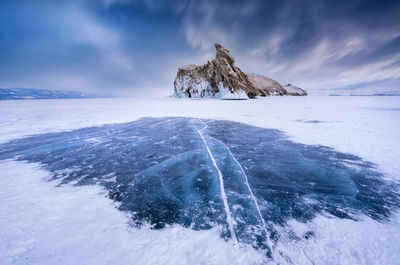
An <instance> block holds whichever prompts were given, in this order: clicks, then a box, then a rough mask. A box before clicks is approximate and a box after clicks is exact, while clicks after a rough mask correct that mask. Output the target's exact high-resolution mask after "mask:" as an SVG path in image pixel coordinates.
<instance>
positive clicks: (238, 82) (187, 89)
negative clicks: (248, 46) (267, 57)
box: [174, 43, 258, 99]
mask: <svg viewBox="0 0 400 265" xmlns="http://www.w3.org/2000/svg"><path fill="white" fill-rule="evenodd" d="M215 48H216V50H217V53H216V56H215V59H214V60H212V61H209V62H207V64H205V65H203V66H197V65H193V64H190V65H187V66H184V67H180V68H179V69H178V73H177V75H176V78H175V82H174V88H175V90H174V95H175V96H176V97H189V98H203V97H211V98H222V99H224V98H226V99H230V98H232V99H241V98H245V99H246V98H248V97H249V98H253V97H255V96H256V95H257V94H258V93H257V89H256V88H255V87H254V86H253V84H252V83H251V82H250V81H249V79H248V78H247V75H246V74H245V73H243V72H242V71H241V70H240V68H239V67H237V66H236V65H235V59H233V57H232V56H231V55H230V54H229V50H228V49H226V48H224V47H222V46H221V45H220V44H218V43H216V44H215Z"/></svg>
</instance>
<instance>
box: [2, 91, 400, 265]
mask: <svg viewBox="0 0 400 265" xmlns="http://www.w3.org/2000/svg"><path fill="white" fill-rule="evenodd" d="M353 98H354V97H353ZM278 99H280V100H282V101H280V102H278ZM337 100H338V99H337V98H336V97H335V98H320V99H316V98H315V99H314V98H310V99H300V98H299V99H298V100H295V99H293V98H274V99H271V100H269V99H268V100H255V101H247V102H221V101H216V100H209V101H187V100H174V99H165V100H148V99H147V100H144V101H145V103H150V102H152V103H153V104H154V106H156V107H148V108H147V107H145V106H144V105H143V104H144V103H143V102H140V101H138V100H133V101H132V102H131V103H132V104H131V105H130V104H127V103H128V102H130V101H127V100H126V99H121V100H120V101H118V100H116V99H112V100H98V99H96V100H85V101H79V100H72V101H68V100H66V101H42V103H41V104H42V106H41V107H40V105H38V102H39V101H36V102H33V101H27V102H18V103H13V102H4V103H2V104H3V107H5V106H7V105H13V109H12V110H10V109H9V108H4V110H5V112H4V115H3V117H1V119H0V123H2V124H8V127H7V128H6V127H3V128H5V129H4V130H2V131H1V132H0V136H1V138H2V139H3V141H2V143H1V144H0V169H2V171H3V173H2V175H3V178H2V185H3V187H4V189H3V191H2V193H0V196H2V197H1V198H2V199H3V201H9V203H8V204H4V205H3V206H2V207H3V208H2V211H3V212H7V213H8V214H7V215H4V216H3V218H2V219H3V220H2V221H0V225H1V226H0V227H2V228H5V227H8V228H7V230H4V231H0V232H2V234H3V235H4V238H7V241H5V240H3V242H2V243H7V244H6V245H4V246H5V247H3V248H0V250H2V252H3V253H5V257H8V259H5V261H7V262H5V263H6V264H8V263H10V264H15V263H17V264H22V261H23V259H26V258H32V257H33V256H32V255H33V254H34V255H36V256H35V257H36V258H37V260H38V261H40V253H39V252H38V250H36V251H35V249H37V248H38V244H39V243H40V242H41V241H43V240H45V239H44V237H43V236H42V233H39V234H37V232H36V231H37V229H36V228H35V229H32V231H30V230H29V229H28V230H26V229H27V228H26V227H32V228H34V227H36V226H37V223H36V222H34V220H35V219H33V218H30V217H29V218H27V217H28V216H38V218H40V220H42V221H40V222H44V223H46V226H48V227H53V226H56V227H59V222H61V223H62V224H64V225H65V227H66V228H65V229H64V230H63V229H62V227H63V226H61V227H60V228H59V229H61V230H60V231H58V230H56V231H57V233H56V234H55V235H54V237H56V238H57V240H60V238H65V236H63V237H60V235H59V234H63V233H67V234H68V233H70V232H68V231H71V229H77V231H80V230H81V229H83V231H81V232H79V233H80V235H81V236H80V237H79V241H78V242H81V243H82V244H87V243H88V242H92V240H90V235H91V234H93V231H91V232H88V231H87V230H86V229H87V228H85V227H84V226H82V227H79V226H80V225H79V224H80V222H82V225H83V224H84V223H85V221H83V220H84V219H86V218H93V220H92V221H91V222H92V223H93V224H96V226H95V227H94V228H93V229H96V227H108V228H112V229H114V228H113V227H114V226H115V225H114V224H113V223H115V222H117V223H120V222H121V221H120V220H122V219H121V217H118V216H119V214H118V213H116V212H115V213H114V210H113V209H109V207H110V206H104V205H102V206H101V207H100V206H98V207H100V208H98V211H96V212H94V213H92V214H89V216H86V215H87V213H86V212H80V208H81V207H83V206H84V205H85V206H84V207H91V205H92V206H93V203H94V201H93V200H95V201H96V200H98V201H99V202H101V201H102V200H103V198H98V199H96V198H95V197H96V196H94V198H90V199H88V198H86V197H85V196H86V195H84V193H82V192H78V193H73V194H75V195H73V194H71V198H69V197H68V196H69V195H68V194H69V191H68V190H66V187H75V188H76V189H77V190H79V191H84V192H86V193H88V190H87V189H88V188H89V189H91V188H94V187H99V186H100V187H103V189H104V192H105V195H106V197H107V198H109V199H111V200H112V201H114V203H115V206H113V207H116V209H118V210H117V211H118V212H120V213H124V214H126V216H129V218H128V219H127V221H126V222H127V223H126V229H128V230H130V229H134V231H136V232H134V233H144V235H146V236H143V235H141V234H133V236H132V238H131V232H128V231H127V232H126V233H128V234H127V237H128V238H129V239H126V238H125V236H123V238H124V239H123V240H118V238H116V239H112V242H108V241H109V240H110V239H109V238H110V235H108V234H107V233H105V232H104V231H103V232H102V231H100V230H99V231H97V232H95V233H96V234H98V235H97V236H102V235H103V236H104V238H102V240H98V241H103V244H111V245H112V246H114V245H115V247H116V249H120V248H121V249H124V250H125V249H126V250H127V251H128V252H130V251H129V249H131V250H132V253H131V254H129V255H127V256H126V257H127V259H129V258H132V260H137V259H139V257H140V258H141V259H139V260H140V261H141V262H140V263H141V264H142V263H151V262H150V260H152V259H153V262H159V261H160V260H163V261H164V263H170V264H176V263H177V262H178V263H179V262H181V261H182V260H185V261H186V262H189V263H218V264H219V263H231V264H232V263H233V264H235V263H238V264H240V263H242V264H243V263H251V264H253V263H264V262H271V259H270V258H272V261H275V262H281V263H289V264H290V263H292V262H295V263H312V262H316V263H318V262H324V263H326V261H327V258H329V259H330V260H333V262H332V263H333V264H336V263H338V261H339V260H340V261H341V262H340V263H345V264H351V263H354V262H356V263H369V264H371V263H372V264H374V263H377V262H378V260H379V259H378V257H380V258H381V259H383V260H385V261H387V262H389V263H390V262H391V261H393V260H396V259H397V258H398V254H394V253H398V251H397V247H396V244H394V243H393V242H396V240H397V238H399V237H400V235H399V233H398V228H399V227H400V226H399V223H398V220H399V218H398V213H397V211H398V207H399V184H398V177H397V175H393V174H390V173H391V172H395V169H396V167H397V165H396V164H395V163H394V161H393V159H392V157H394V156H395V155H396V154H397V153H396V152H398V151H397V148H394V146H393V145H396V144H398V142H396V140H395V139H396V137H395V135H396V132H397V131H398V128H397V127H396V126H395V125H394V124H395V123H394V122H395V121H396V120H398V119H399V118H398V115H399V114H398V113H399V112H398V111H397V109H398V105H399V104H398V103H396V101H395V100H393V99H390V98H389V99H382V100H381V99H378V100H377V102H375V104H374V105H373V106H370V107H366V106H367V105H369V103H371V102H372V101H371V100H370V99H365V98H362V99H358V98H355V100H353V105H350V104H349V102H350V101H348V102H344V103H343V102H342V101H337ZM340 100H344V101H347V100H349V99H348V98H343V99H340ZM357 100H359V101H357ZM320 101H322V102H323V103H324V104H320V103H319V102H320ZM60 102H63V104H62V105H60ZM80 102H86V103H90V104H88V105H86V106H85V104H80ZM107 102H108V103H110V102H111V103H113V104H111V105H110V104H109V105H107V104H104V103H107ZM118 102H119V103H121V104H117V105H116V104H115V103H118ZM282 102H285V103H287V104H289V103H290V104H293V105H292V106H291V107H290V106H281V104H282ZM0 103H1V102H0ZM158 103H162V104H158ZM101 104H104V106H105V107H104V108H98V109H96V107H100V105H101ZM157 104H158V105H157ZM219 104H220V105H219ZM329 104H331V105H335V104H336V105H338V104H339V105H340V104H341V105H342V106H343V108H341V109H340V110H339V109H338V111H337V112H336V113H329V114H328V112H327V108H329V107H332V106H330V105H329ZM232 105H235V106H236V107H235V108H234V107H232ZM89 106H91V108H92V109H94V110H95V111H93V112H92V113H89V112H88V113H87V112H85V111H83V108H88V107H89ZM189 106H193V108H188V107H189ZM216 106H218V108H217V107H216ZM71 107H72V108H71ZM183 110H185V111H183ZM211 110H213V111H214V112H213V113H214V114H211V112H210V111H211ZM228 110H232V111H231V112H232V113H229V112H228ZM261 110H263V111H261ZM350 110H352V111H350ZM182 112H186V116H188V117H180V116H181V115H179V114H182ZM127 113H130V114H131V118H129V117H128V116H129V115H127ZM161 113H164V114H165V115H168V114H173V115H172V116H170V115H169V116H165V115H161ZM146 114H149V115H147V116H156V117H145V116H146ZM112 116H117V117H118V118H115V119H113V118H112ZM163 116H164V117H163ZM207 116H208V117H209V118H205V117H207ZM217 116H219V117H217ZM113 120H115V121H118V122H119V123H112V124H110V122H111V121H113ZM129 120H131V121H129ZM232 120H233V121H232ZM235 120H236V121H235ZM246 120H247V121H249V122H248V123H250V124H253V125H249V124H246V123H245V121H246ZM102 124H103V125H102ZM254 125H257V126H254ZM378 125H380V126H378ZM350 128H357V130H352V131H349V129H350ZM288 132H289V134H288ZM310 133H311V134H310ZM29 134H34V135H32V136H28V135H29ZM326 135H329V136H330V137H329V138H326ZM377 136H380V137H377ZM296 137H297V138H296ZM365 137H367V138H365ZM364 139H368V140H370V141H372V142H367V141H364ZM296 140H300V141H296ZM378 142H379V143H381V144H380V145H377V143H378ZM330 143H333V144H330ZM343 144H346V146H344V145H343ZM346 148H349V149H351V151H350V152H347V151H348V150H347V149H346ZM371 148H372V149H371ZM368 150H373V151H374V153H372V152H371V154H367V153H368ZM364 154H366V155H364ZM383 154H386V155H384V157H379V158H377V159H375V158H376V157H377V156H378V155H381V156H382V155H383ZM15 160H16V161H19V162H13V161H15ZM20 163H23V164H20ZM26 163H28V164H30V165H38V166H39V167H40V168H41V169H43V170H45V171H44V172H47V173H46V174H48V176H47V177H46V178H45V179H46V180H47V181H50V182H47V183H49V185H50V186H49V188H48V191H46V192H42V191H41V192H39V190H38V192H37V193H35V189H36V187H38V188H39V187H40V189H42V188H43V187H45V186H44V185H47V184H45V182H43V181H40V182H39V181H38V182H35V183H34V184H32V183H31V181H34V179H35V178H34V176H35V175H41V174H42V173H40V174H39V173H35V172H36V171H35V170H36V169H35V170H33V171H32V169H30V168H26V170H25V171H18V167H21V168H25V167H26V165H25V164H26ZM387 165H388V166H387ZM13 172H14V173H13ZM38 172H39V171H38ZM40 172H41V171H40ZM388 172H389V174H388ZM17 182H18V190H20V191H19V192H17V193H15V192H13V188H12V187H15V185H17V184H16V183H17ZM24 183H26V185H25V184H24ZM28 183H30V184H29V185H28ZM51 186H53V187H51ZM54 186H57V187H54ZM14 189H15V188H14ZM53 189H54V192H55V193H53V192H52V190H53ZM57 190H58V191H57ZM31 192H32V194H37V196H38V197H37V198H36V197H32V196H33V195H32V196H30V195H29V194H30V193H31ZM58 193H59V194H60V196H61V195H62V196H63V197H62V198H63V199H57V198H58V196H59V195H58ZM25 194H26V195H25ZM88 194H92V193H90V192H89V193H88ZM65 196H67V197H65ZM90 196H92V195H90ZM100 197H101V196H100ZM53 198H54V204H52V206H51V207H50V206H49V208H48V209H47V208H46V209H47V210H46V211H44V210H43V207H44V206H43V202H44V201H49V200H50V201H52V200H53ZM66 198H67V199H66ZM72 198H74V199H72ZM75 198H76V201H77V202H75ZM79 198H81V199H79ZM41 201H42V202H41ZM56 202H58V203H56ZM94 205H96V203H95V204H94ZM12 207H14V208H15V209H20V210H19V211H17V210H15V211H13V208H12ZM52 207H55V208H52ZM36 208H37V210H38V211H39V210H40V211H41V213H40V214H37V213H36V212H35V211H36V210H35V209H36ZM111 208H112V207H111ZM64 209H69V210H68V211H66V210H64ZM71 209H73V210H72V211H71ZM116 209H115V210H116ZM103 211H105V212H109V213H112V214H110V216H113V217H114V216H115V218H116V219H113V220H108V219H107V218H105V216H104V215H103V214H102V212H103ZM24 213H25V214H24ZM71 214H72V216H71ZM55 216H57V220H58V221H57V222H56V223H54V222H55V221H54V220H55ZM80 216H85V217H84V218H83V217H80ZM79 218H82V221H79ZM11 220H14V221H11ZM15 220H19V221H18V222H15ZM21 220H23V221H21ZM71 220H72V221H73V223H71V224H70V226H68V222H72V221H71ZM30 222H31V223H30ZM149 225H150V226H151V228H149ZM10 226H15V228H17V227H19V226H21V227H24V228H23V230H24V231H26V232H25V233H23V235H21V234H20V233H17V232H12V231H14V229H10ZM67 227H68V228H67ZM178 227H179V229H181V228H182V229H184V230H178V232H177V231H176V230H174V229H177V228H178ZM19 229H22V228H19ZM99 229H100V228H99ZM103 229H104V228H103ZM115 229H116V227H115ZM9 231H11V232H9ZM15 231H22V230H18V229H17V230H15ZM139 231H141V232H139ZM150 231H152V232H150ZM189 231H194V233H195V234H192V232H189ZM396 231H397V232H396ZM48 232H49V231H47V232H46V233H48ZM30 233H32V234H30ZM121 233H122V234H124V232H123V231H122V232H121ZM153 233H156V234H153ZM171 233H172V234H171ZM43 235H44V234H43ZM107 235H108V236H107ZM150 235H154V237H155V238H157V237H160V238H161V239H162V240H161V241H160V243H158V242H156V241H157V240H155V239H151V238H152V236H150ZM177 235H180V236H179V237H178V238H176V236H177ZM183 235H190V236H188V237H186V236H183ZM24 237H27V239H22V238H24ZM202 237H204V238H203V239H200V238H202ZM347 237H349V238H347ZM67 238H68V236H67ZM144 238H146V239H144ZM173 238H174V239H173ZM218 238H219V239H221V240H222V241H221V242H220V241H218ZM344 238H347V239H346V243H345V244H344V243H343V241H342V240H343V239H344ZM63 240H64V239H61V242H63ZM215 240H217V241H215ZM172 241H173V242H174V244H172V245H171V243H172ZM10 242H11V243H10ZM13 242H14V243H13ZM21 242H31V243H29V244H28V245H31V246H32V248H27V249H28V250H27V252H26V253H25V252H24V253H25V254H15V253H19V252H16V251H17V249H20V247H13V246H14V245H15V246H19V245H20V244H21ZM35 242H39V243H35ZM75 242H77V241H76V240H75V241H71V244H72V245H71V246H69V247H68V248H67V249H69V250H70V251H71V249H74V246H75V245H76V244H75ZM96 242H97V241H96ZM104 242H105V243H104ZM107 242H108V243H107ZM132 242H137V243H136V245H135V244H133V243H132ZM189 242H190V243H189ZM192 242H197V243H192ZM206 242H209V243H206ZM149 244H150V245H152V244H154V246H151V247H150V245H149ZM190 244H196V245H190ZM207 244H210V247H211V248H213V250H214V249H215V250H216V252H215V253H214V252H213V250H211V249H209V248H207V246H206V245H207ZM223 244H226V245H227V246H229V245H231V244H233V246H234V245H239V246H241V247H240V248H239V249H235V248H233V249H223V247H222V246H223ZM47 245H48V244H47ZM41 246H42V248H44V250H43V251H44V252H43V253H46V252H51V253H53V254H52V255H54V258H57V257H62V256H63V254H62V252H68V251H65V247H62V248H61V249H64V251H61V249H60V248H58V249H57V251H56V252H55V253H54V252H52V250H49V249H47V248H46V247H45V246H46V244H44V243H41ZM212 246H214V247H212ZM0 247H1V246H0ZM248 247H250V248H248ZM155 248H157V250H155ZM172 248H174V251H178V252H177V253H175V254H174V257H175V256H176V260H175V262H174V261H173V260H174V259H173V257H172V256H171V255H168V254H166V253H169V252H171V251H172V250H171V249H172ZM185 248H192V249H190V250H187V249H186V250H184V249H185ZM31 249H32V250H31ZM96 249H98V247H95V245H94V246H93V247H91V248H90V249H88V255H98V250H96ZM179 249H181V251H179ZM194 249H196V250H194ZM196 251H200V252H199V253H202V255H204V256H202V258H200V256H196V255H195V254H191V255H189V253H195V252H196ZM254 251H256V252H254ZM327 251H331V252H330V253H331V255H330V256H329V257H327V256H326V255H325V254H323V253H326V252H327ZM335 251H338V252H339V253H338V252H335ZM142 252H144V253H147V252H148V253H149V255H147V256H146V255H145V254H139V253H142ZM115 253H117V252H115ZM152 253H153V254H152ZM156 253H157V254H156ZM185 253H186V254H185ZM255 253H256V254H255ZM354 253H357V254H354ZM365 253H369V254H368V255H367V254H365ZM382 253H386V254H384V255H383V256H382ZM80 255H82V256H84V255H85V254H80ZM141 255H142V256H141ZM157 255H159V259H157V258H156V257H157ZM371 255H372V256H371ZM227 256H229V257H231V259H229V258H227ZM179 257H180V258H179ZM193 257H196V259H195V260H194V259H191V258H193ZM250 257H251V258H250ZM266 257H269V258H266ZM253 258H256V259H255V260H254V259H253ZM265 258H266V259H265ZM77 259H78V261H79V260H80V259H79V258H77ZM335 259H336V260H335ZM12 260H14V261H15V262H12ZM100 260H101V259H100ZM168 260H169V262H167V261H168ZM210 261H214V262H210ZM343 261H344V262H343ZM51 262H54V260H52V259H49V264H51ZM74 262H76V260H75V261H74ZM114 262H116V263H120V262H121V260H119V261H118V259H117V260H114ZM71 263H73V262H71ZM100 263H101V262H100ZM122 263H124V262H122Z"/></svg>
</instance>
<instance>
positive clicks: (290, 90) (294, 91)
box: [283, 84, 307, 96]
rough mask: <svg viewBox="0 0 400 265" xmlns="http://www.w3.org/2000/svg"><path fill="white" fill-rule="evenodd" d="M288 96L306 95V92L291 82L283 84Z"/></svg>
mask: <svg viewBox="0 0 400 265" xmlns="http://www.w3.org/2000/svg"><path fill="white" fill-rule="evenodd" d="M283 87H284V88H285V90H286V92H287V94H288V95H290V96H307V92H306V91H305V90H304V89H301V88H300V87H297V86H294V85H292V84H287V85H284V86H283Z"/></svg>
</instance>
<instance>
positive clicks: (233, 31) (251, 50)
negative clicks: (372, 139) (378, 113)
mask: <svg viewBox="0 0 400 265" xmlns="http://www.w3.org/2000/svg"><path fill="white" fill-rule="evenodd" d="M0 14H1V16H0V20H1V21H0V22H1V25H2V26H1V28H0V46H1V50H0V60H1V62H0V79H1V83H0V86H2V87H15V86H25V87H42V88H53V89H56V88H60V89H61V88H62V89H75V90H77V89H78V90H89V91H100V92H103V93H104V92H106V93H111V94H116V95H118V94H132V95H135V94H136V95H137V94H139V93H138V91H140V94H142V95H145V94H147V95H148V94H153V93H162V94H168V93H171V91H172V82H173V79H174V75H175V71H176V69H177V67H178V66H179V65H182V64H188V63H197V64H200V63H202V62H204V61H205V60H208V59H211V58H212V57H213V56H214V48H213V44H214V42H221V43H222V44H224V45H225V46H227V47H228V48H230V49H231V50H232V54H233V55H234V56H235V57H236V58H237V64H238V65H239V66H240V67H241V68H242V69H243V70H245V71H247V72H256V73H260V74H264V75H267V76H270V77H272V78H275V79H277V80H278V81H281V82H282V83H287V82H291V83H295V84H297V85H299V86H302V87H304V88H306V89H329V88H340V89H344V88H363V87H368V88H369V87H374V88H377V89H393V90H395V89H400V86H399V84H400V66H399V64H400V4H399V2H398V1H365V0H363V1H361V0H356V1H316V0H313V1H311V0H304V1H289V0H284V1H257V0H250V1H223V0H221V1H156V0H152V1H139V0H136V1H133V0H131V1H130V0H102V1H100V0H97V1H96V0H87V1H79V2H77V1H75V2H74V1H29V0H28V1H2V3H1V4H0Z"/></svg>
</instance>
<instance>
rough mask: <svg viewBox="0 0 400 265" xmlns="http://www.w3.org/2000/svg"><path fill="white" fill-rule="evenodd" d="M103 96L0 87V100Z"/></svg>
mask: <svg viewBox="0 0 400 265" xmlns="http://www.w3.org/2000/svg"><path fill="white" fill-rule="evenodd" d="M102 97H105V96H102V95H99V94H94V93H85V92H78V91H62V90H48V89H36V88H0V100H22V99H68V98H71V99H72V98H102Z"/></svg>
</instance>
